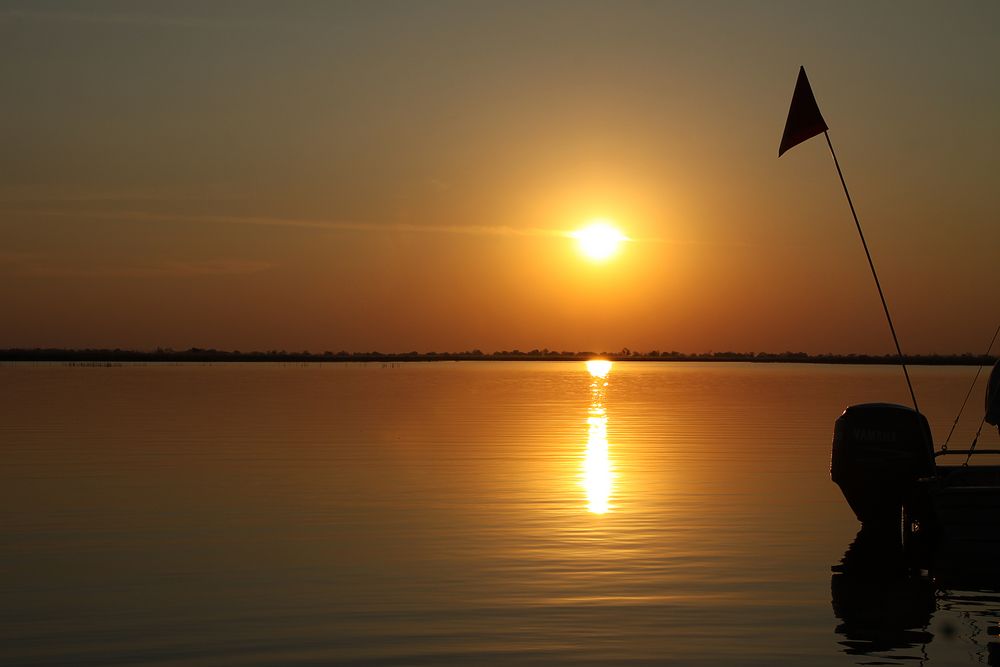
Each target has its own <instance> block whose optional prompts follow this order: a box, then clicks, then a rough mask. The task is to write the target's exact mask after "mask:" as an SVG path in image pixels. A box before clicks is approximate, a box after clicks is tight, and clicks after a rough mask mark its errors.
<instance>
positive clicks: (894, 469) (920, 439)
mask: <svg viewBox="0 0 1000 667" xmlns="http://www.w3.org/2000/svg"><path fill="white" fill-rule="evenodd" d="M934 470H935V468H934V446H933V443H932V440H931V430H930V426H929V425H928V424H927V418H926V417H924V416H923V415H922V414H920V413H919V412H917V411H916V410H914V409H913V408H909V407H906V406H905V405H896V404H893V403H864V404H861V405H852V406H850V407H848V408H847V409H846V410H844V414H842V415H840V417H839V418H838V419H837V421H836V423H835V425H834V429H833V453H832V456H831V460H830V477H831V478H832V479H833V481H834V482H835V483H836V484H837V486H839V487H840V490H841V491H842V492H843V494H844V498H846V499H847V502H848V504H849V505H850V506H851V509H852V510H854V514H855V516H857V517H858V520H859V521H861V522H862V523H864V524H866V525H867V524H880V523H884V524H887V525H892V524H895V525H896V526H898V525H899V520H900V508H902V507H906V506H908V505H910V504H913V503H914V502H915V495H916V494H917V493H918V484H917V481H918V480H920V479H926V478H928V477H931V476H933V475H934Z"/></svg>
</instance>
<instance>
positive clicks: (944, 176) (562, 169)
mask: <svg viewBox="0 0 1000 667" xmlns="http://www.w3.org/2000/svg"><path fill="white" fill-rule="evenodd" d="M998 25H1000V4H998V3H995V2H983V3H940V2H938V3H916V2H907V3H903V2H893V3H890V2H879V3H863V2H851V3H829V2H826V3H806V2H766V3H756V2H755V3H751V2H741V3H736V2H690V3H681V2H662V3H649V2H631V3H619V2H582V1H575V2H464V1H463V2H351V3H348V2H340V3H329V2H314V3H311V2H289V3H284V2H282V3H273V2H272V3H267V2H211V3H204V2H190V3H185V2H160V3H151V2H91V3H82V2H81V3H57V2H44V3H37V2H2V3H0V87H2V88H0V89H2V91H3V96H2V104H0V146H2V148H0V312H2V313H3V316H2V322H3V326H2V327H0V347H48V346H59V347H122V348H137V349H149V348H155V347H174V348H178V349H181V348H187V347H191V346H197V347H216V348H221V349H240V350H252V349H261V350H267V349H287V350H289V351H292V350H303V349H308V350H312V351H323V350H333V351H337V350H348V351H369V350H379V351H383V352H402V351H409V350H418V351H461V350H468V349H473V348H479V349H482V350H484V351H493V350H498V349H513V348H519V349H522V350H527V349H532V348H543V347H547V348H551V349H556V350H618V349H621V348H622V347H625V346H627V347H629V348H632V349H635V350H643V351H646V350H654V349H656V350H679V351H683V352H703V351H710V350H715V351H720V350H736V351H772V352H780V351H785V350H803V351H807V352H814V353H821V352H835V353H848V352H873V353H887V352H890V351H892V350H893V346H892V340H891V338H890V336H889V332H888V328H887V327H886V324H885V320H884V318H883V316H882V312H881V307H880V305H879V301H878V295H877V292H876V291H875V288H874V286H873V284H872V280H871V276H870V274H869V273H868V267H867V264H866V261H865V257H864V252H863V250H862V248H861V244H860V243H859V241H858V237H857V233H856V231H855V229H854V223H853V221H852V220H851V217H850V211H849V209H848V207H847V203H846V200H845V199H844V195H843V192H842V191H841V189H840V184H839V181H838V180H837V174H836V171H835V169H834V166H833V162H832V160H831V158H830V155H829V152H828V150H827V147H826V145H825V142H824V141H823V139H822V138H817V139H813V140H811V141H809V142H807V143H805V144H802V145H801V146H798V147H797V148H795V149H793V150H792V151H790V152H789V153H788V154H787V155H785V156H784V157H782V158H781V159H780V160H779V159H778V158H777V148H778V142H779V139H780V137H781V132H782V128H783V126H784V121H785V115H786V113H787V111H788V104H789V99H790V97H791V93H792V88H793V86H794V83H795V77H796V74H797V73H798V69H799V66H800V65H804V66H805V67H806V70H807V72H808V74H809V77H810V80H811V82H812V86H813V90H814V92H815V94H816V98H817V101H818V103H819V106H820V109H821V110H822V112H823V114H824V116H825V118H826V121H827V123H828V124H829V126H830V135H831V138H832V140H833V142H834V145H835V147H836V148H837V151H838V157H839V158H840V161H841V165H842V167H843V168H844V172H845V176H846V178H847V182H848V185H849V186H850V188H851V192H852V195H853V196H854V200H855V204H856V206H857V208H858V213H859V215H860V217H861V222H862V224H863V226H864V228H865V233H866V235H867V237H868V242H869V245H870V247H871V250H872V254H873V256H874V259H875V262H876V265H877V267H878V269H879V272H880V277H881V279H882V283H883V287H884V288H885V291H886V296H887V298H888V301H889V305H890V308H891V309H892V311H893V315H894V317H895V319H896V328H897V331H898V333H899V336H900V343H901V344H902V347H903V350H904V351H905V352H911V353H929V352H941V353H945V352H949V353H950V352H956V353H957V352H982V351H984V349H985V347H986V344H987V343H988V342H989V339H990V336H991V334H992V332H993V330H994V328H995V327H996V326H997V324H998V323H1000V320H998V315H1000V308H998V306H1000V292H998V289H997V280H998V277H997V276H998V266H1000V262H998V260H1000V188H998V187H997V184H996V180H997V175H998V173H1000V134H998V119H1000V76H997V71H996V70H997V63H1000V39H998V38H997V36H996V29H997V26H998ZM594 219H606V220H610V221H613V224H614V225H615V226H616V227H617V228H618V229H619V230H620V231H621V233H622V234H623V235H624V236H626V237H628V240H625V241H623V242H622V243H621V244H620V245H619V248H618V251H617V252H616V253H615V254H614V255H613V256H611V257H609V258H607V259H605V260H603V261H595V260H593V259H591V258H588V257H587V256H585V255H584V254H583V253H582V252H581V251H580V249H579V247H578V243H577V240H576V239H574V238H572V237H571V236H570V233H571V232H573V231H574V230H577V229H579V228H581V227H584V226H585V225H586V224H587V223H588V222H589V221H591V220H594Z"/></svg>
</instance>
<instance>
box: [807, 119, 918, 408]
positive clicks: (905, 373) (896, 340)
mask: <svg viewBox="0 0 1000 667" xmlns="http://www.w3.org/2000/svg"><path fill="white" fill-rule="evenodd" d="M823 136H824V137H826V145H827V146H829V147H830V155H832V156H833V164H834V166H836V167H837V175H838V176H840V184H841V185H842V186H844V194H845V195H847V203H848V205H849V206H850V207H851V215H852V216H854V225H855V226H856V227H857V228H858V236H860V237H861V245H863V246H864V248H865V256H866V257H868V266H869V267H871V270H872V278H874V279H875V287H877V288H878V295H879V298H881V299H882V310H884V311H885V319H886V321H888V322H889V331H890V332H891V333H892V342H894V343H895V344H896V354H897V355H899V365H900V366H902V367H903V376H904V377H906V386H907V388H908V389H909V390H910V398H911V399H912V400H913V409H914V410H916V411H917V412H920V408H919V407H917V395H916V394H914V393H913V383H911V382H910V372H909V371H908V370H906V360H905V359H904V358H903V350H902V349H900V347H899V338H897V337H896V327H894V326H893V325H892V316H891V315H889V306H888V304H886V302H885V294H884V293H883V292H882V284H881V283H880V282H879V280H878V273H876V272H875V262H873V261H872V254H871V252H869V251H868V243H867V242H866V241H865V233H864V232H862V231H861V223H860V222H858V214H857V212H856V211H855V210H854V202H853V201H851V193H850V192H849V191H848V189H847V182H846V181H845V180H844V172H842V171H841V170H840V162H839V161H838V160H837V153H836V152H834V150H833V143H832V142H831V141H830V133H829V132H828V131H826V130H824V131H823Z"/></svg>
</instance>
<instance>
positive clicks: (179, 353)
mask: <svg viewBox="0 0 1000 667" xmlns="http://www.w3.org/2000/svg"><path fill="white" fill-rule="evenodd" d="M598 356H599V357H603V358H605V359H610V360H612V361H674V362H684V361H727V362H751V363H802V364H898V363H899V357H898V356H896V355H895V354H885V355H873V354H807V353H805V352H777V353H773V352H700V353H693V354H688V353H683V352H677V351H676V350H674V351H670V352H661V351H659V350H653V351H650V352H638V351H635V350H630V349H629V348H623V349H622V350H620V351H618V352H608V351H601V352H594V351H582V352H571V351H567V350H563V351H556V350H550V349H548V348H545V349H541V350H539V349H534V350H530V351H528V352H522V351H521V350H516V349H515V350H497V351H496V352H492V353H486V352H483V351H482V350H478V349H477V350H469V351H465V352H417V351H411V352H401V353H385V352H378V351H371V352H347V351H345V350H340V351H339V352H332V351H330V350H327V351H325V352H321V353H312V352H309V351H302V352H288V351H286V350H268V351H256V350H255V351H251V352H241V351H239V350H233V351H228V350H216V349H212V348H207V349H206V348H199V347H192V348H189V349H187V350H173V349H170V348H157V349H155V350H122V349H119V348H115V349H80V350H74V349H57V348H32V349H27V348H14V349H6V350H0V361H6V362H14V361H26V362H62V363H78V364H87V365H91V364H92V365H106V364H115V363H147V362H149V363H161V362H167V363H170V362H173V363H182V362H201V363H220V362H261V361H270V362H284V363H323V362H326V363H330V362H373V361H375V362H402V361H408V362H409V361H580V360H584V359H590V358H593V357H598ZM995 361H996V357H990V356H984V355H974V354H969V353H965V354H923V355H909V356H907V357H906V363H907V364H914V365H966V366H978V365H990V364H993V363H994V362H995Z"/></svg>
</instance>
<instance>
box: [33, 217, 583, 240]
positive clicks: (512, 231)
mask: <svg viewBox="0 0 1000 667" xmlns="http://www.w3.org/2000/svg"><path fill="white" fill-rule="evenodd" d="M16 213H17V214H18V215H26V216H30V215H40V216H53V217H80V216H86V217H88V218H102V219H105V220H120V221H124V222H164V223H182V224H208V225H246V226H253V227H289V228H302V229H319V230H330V231H352V232H368V233H382V234H385V233H393V232H396V233H398V232H413V233H418V234H464V235H473V236H549V237H568V236H570V235H571V234H572V231H567V230H561V229H540V228H525V227H509V226H504V225H500V226H487V225H417V224H410V223H391V224H376V223H368V222H357V221H353V220H317V219H305V218H273V217H258V216H231V215H169V214H163V213H149V212H147V211H102V212H89V211H88V212H85V213H78V212H70V211H53V210H40V211H31V210H28V211H17V212H16Z"/></svg>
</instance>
